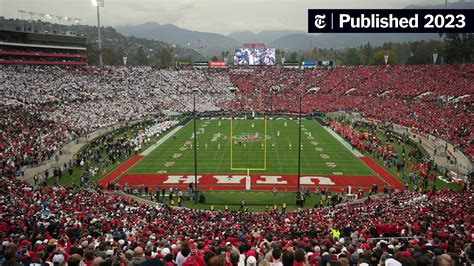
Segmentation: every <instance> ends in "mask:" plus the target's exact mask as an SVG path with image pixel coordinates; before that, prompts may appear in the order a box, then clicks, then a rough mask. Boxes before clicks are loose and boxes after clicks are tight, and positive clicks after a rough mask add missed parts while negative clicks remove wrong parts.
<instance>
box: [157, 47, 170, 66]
mask: <svg viewBox="0 0 474 266" xmlns="http://www.w3.org/2000/svg"><path fill="white" fill-rule="evenodd" d="M157 57H158V62H159V65H160V66H169V65H171V63H172V62H173V52H172V50H171V48H169V47H163V48H161V49H160V51H159V52H158V55H157Z"/></svg>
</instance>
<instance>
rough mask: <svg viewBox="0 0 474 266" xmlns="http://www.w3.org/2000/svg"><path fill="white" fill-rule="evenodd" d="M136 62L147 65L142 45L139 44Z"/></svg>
mask: <svg viewBox="0 0 474 266" xmlns="http://www.w3.org/2000/svg"><path fill="white" fill-rule="evenodd" d="M137 64H138V65H141V66H145V65H148V59H147V57H146V55H145V50H144V49H143V46H140V47H139V48H138V50H137Z"/></svg>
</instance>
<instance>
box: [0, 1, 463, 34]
mask: <svg viewBox="0 0 474 266" xmlns="http://www.w3.org/2000/svg"><path fill="white" fill-rule="evenodd" d="M451 1H452V0H451ZM471 1H472V0H471ZM7 2H8V3H7ZM438 2H439V3H438ZM443 3H444V0H435V1H430V0H332V1H322V0H105V7H104V8H102V9H101V22H102V24H103V25H104V26H116V25H124V24H135V25H136V24H142V23H145V22H150V21H154V22H158V23H160V24H167V23H172V24H176V25H177V26H179V27H183V28H187V29H190V30H196V31H208V32H216V33H224V34H227V33H231V32H233V31H244V30H249V31H253V32H260V31H262V30H275V29H279V30H302V31H306V27H307V25H306V24H307V19H306V14H307V9H309V8H403V7H405V6H407V5H411V4H417V5H425V4H443ZM18 9H24V10H27V11H34V12H41V13H46V14H55V15H61V16H68V17H77V18H81V19H82V23H83V24H96V23H97V22H96V19H97V18H96V9H95V8H94V7H93V6H92V5H91V4H90V0H0V16H6V17H15V18H18V17H19V14H18V12H17V10H18Z"/></svg>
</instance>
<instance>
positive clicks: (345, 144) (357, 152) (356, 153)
mask: <svg viewBox="0 0 474 266" xmlns="http://www.w3.org/2000/svg"><path fill="white" fill-rule="evenodd" d="M322 128H324V129H325V130H326V131H327V132H329V134H331V135H332V136H333V137H334V138H335V139H337V140H338V141H339V142H340V143H341V144H342V146H344V147H346V149H348V150H349V151H350V152H352V154H354V155H355V156H356V157H359V158H360V157H364V155H362V153H360V152H359V151H358V150H356V149H353V148H352V147H351V145H349V143H347V141H345V140H344V139H343V138H342V137H341V136H339V134H337V133H336V132H334V130H332V129H331V128H329V127H325V126H322Z"/></svg>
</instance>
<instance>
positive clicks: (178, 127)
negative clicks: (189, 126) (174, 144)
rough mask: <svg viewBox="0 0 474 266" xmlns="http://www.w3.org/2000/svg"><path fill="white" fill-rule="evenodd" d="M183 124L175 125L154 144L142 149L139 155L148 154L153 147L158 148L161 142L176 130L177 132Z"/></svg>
mask: <svg viewBox="0 0 474 266" xmlns="http://www.w3.org/2000/svg"><path fill="white" fill-rule="evenodd" d="M182 127H183V126H177V127H175V128H174V129H173V130H171V131H170V132H168V134H166V136H164V137H162V138H161V139H159V140H158V141H157V142H156V143H155V144H153V145H151V146H150V147H148V149H146V150H144V151H143V152H142V153H140V155H142V156H147V155H148V154H150V153H151V152H152V151H153V150H154V149H156V148H158V147H159V146H160V145H161V144H163V143H164V142H165V141H167V140H168V139H169V138H171V137H172V136H173V135H174V134H175V133H176V132H178V131H179V130H180V129H181V128H182Z"/></svg>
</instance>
